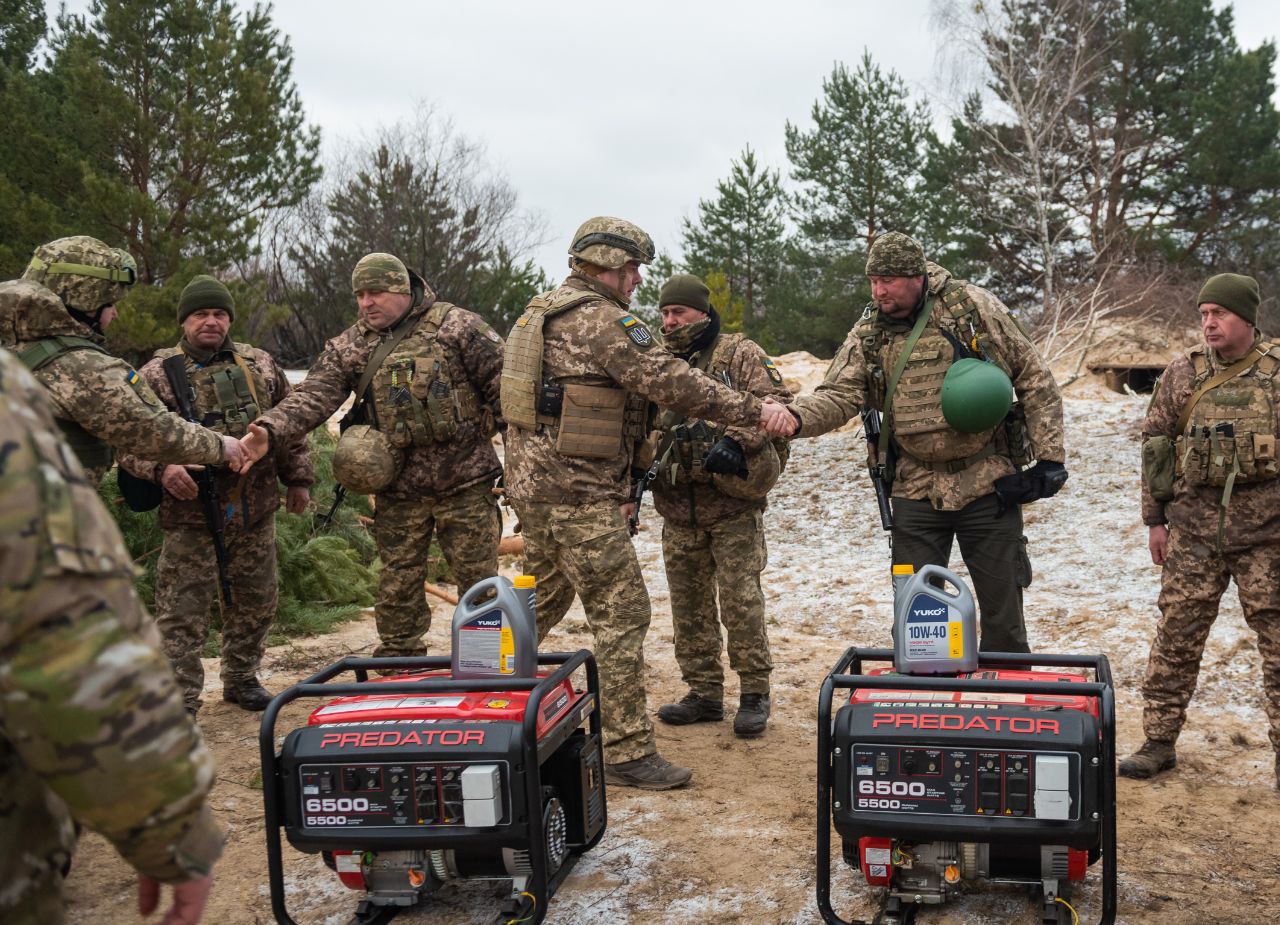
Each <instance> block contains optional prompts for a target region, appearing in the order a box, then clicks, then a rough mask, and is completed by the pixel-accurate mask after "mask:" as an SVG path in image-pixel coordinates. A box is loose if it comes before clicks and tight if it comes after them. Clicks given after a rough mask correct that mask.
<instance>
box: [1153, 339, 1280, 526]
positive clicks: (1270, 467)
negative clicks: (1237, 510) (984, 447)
mask: <svg viewBox="0 0 1280 925" xmlns="http://www.w3.org/2000/svg"><path fill="white" fill-rule="evenodd" d="M1259 348H1260V349H1261V350H1263V351H1264V352H1263V355H1262V356H1261V358H1259V360H1258V361H1257V362H1256V363H1254V364H1253V365H1252V366H1251V367H1250V368H1249V369H1247V370H1246V371H1244V372H1243V373H1241V374H1240V375H1238V376H1235V377H1234V378H1232V379H1228V380H1227V381H1226V382H1223V383H1221V384H1220V385H1218V386H1216V387H1214V388H1212V389H1210V390H1209V391H1207V392H1205V393H1204V394H1203V395H1202V396H1200V400H1199V401H1198V402H1196V404H1195V407H1194V408H1193V409H1192V412H1191V420H1190V426H1189V427H1188V428H1187V429H1186V431H1185V432H1184V433H1181V434H1179V435H1178V438H1177V444H1176V450H1175V456H1174V465H1175V474H1176V475H1177V476H1180V477H1181V478H1182V479H1183V480H1185V482H1186V484H1187V485H1189V486H1192V487H1195V486H1200V485H1213V486H1224V487H1225V486H1229V485H1235V484H1243V483H1248V482H1265V481H1267V480H1269V479H1274V478H1275V477H1276V476H1277V475H1280V463H1278V462H1277V459H1276V408H1275V375H1276V372H1277V370H1278V369H1280V344H1274V343H1265V342H1264V343H1262V344H1260V345H1259ZM1191 364H1192V367H1193V369H1194V370H1195V379H1194V380H1193V381H1192V390H1193V391H1195V390H1196V389H1198V388H1199V387H1200V385H1201V384H1203V383H1204V382H1205V381H1207V380H1208V379H1209V377H1210V376H1212V375H1213V370H1212V369H1211V367H1210V365H1209V358H1208V356H1207V355H1206V354H1205V353H1204V352H1203V351H1197V352H1195V353H1193V354H1192V355H1191ZM1229 500H1230V499H1229V497H1227V498H1225V499H1224V502H1223V507H1225V506H1226V503H1227V502H1228V501H1229Z"/></svg>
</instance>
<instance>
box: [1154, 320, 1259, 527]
mask: <svg viewBox="0 0 1280 925" xmlns="http://www.w3.org/2000/svg"><path fill="white" fill-rule="evenodd" d="M1264 346H1265V345H1264ZM1270 356H1271V357H1273V358H1276V359H1277V360H1280V347H1278V346H1275V345H1272V346H1271V347H1270ZM1197 358H1199V360H1200V362H1201V363H1202V365H1203V366H1204V367H1205V375H1204V376H1203V377H1198V376H1197V375H1196V371H1195V366H1194V363H1195V361H1196V359H1197ZM1230 365H1231V364H1230V363H1225V362H1224V361H1223V360H1222V358H1221V357H1219V356H1218V354H1217V352H1216V351H1214V350H1210V349H1209V348H1208V347H1207V346H1205V345H1203V344H1201V345H1199V346H1196V347H1193V348H1191V349H1190V350H1188V351H1187V352H1186V353H1183V354H1182V355H1181V356H1179V357H1177V358H1176V359H1174V360H1173V362H1171V363H1170V364H1169V365H1168V367H1166V368H1165V371H1164V374H1163V375H1162V376H1161V377H1160V379H1159V381H1158V382H1157V383H1156V388H1155V392H1154V393H1153V394H1152V396H1151V404H1150V406H1149V407H1148V408H1147V418H1146V421H1145V422H1144V424H1143V426H1142V438H1143V440H1146V439H1148V438H1150V437H1156V436H1161V435H1163V436H1166V437H1169V438H1171V439H1172V438H1176V437H1177V436H1178V435H1177V434H1176V433H1175V432H1174V431H1175V430H1176V429H1177V426H1178V418H1179V417H1180V416H1181V414H1182V410H1183V408H1184V407H1185V406H1186V403H1187V399H1188V398H1190V396H1191V393H1192V392H1193V391H1195V389H1196V387H1197V385H1198V384H1199V381H1200V380H1201V379H1202V378H1208V377H1209V376H1212V375H1214V374H1216V373H1218V372H1220V371H1221V370H1222V369H1224V368H1226V367H1227V366H1230ZM1245 376H1246V377H1251V378H1255V379H1261V380H1262V382H1261V383H1260V384H1261V385H1262V386H1263V387H1264V389H1266V390H1269V391H1270V406H1271V410H1272V413H1273V414H1274V415H1275V420H1274V422H1273V431H1272V433H1273V434H1280V372H1272V373H1271V374H1270V375H1266V374H1264V373H1263V372H1262V371H1261V370H1259V364H1257V363H1255V364H1254V365H1253V367H1252V368H1251V369H1249V370H1247V371H1246V372H1245ZM1207 399H1208V396H1206V398H1205V399H1201V401H1200V403H1199V404H1198V405H1197V406H1196V409H1197V414H1196V415H1195V416H1194V417H1193V422H1195V421H1196V419H1197V418H1199V417H1200V414H1201V413H1203V412H1205V411H1206V410H1208V407H1209V405H1210V402H1209V401H1208V400H1207ZM1210 423H1211V422H1210ZM1173 489H1174V494H1173V500H1171V501H1168V502H1160V501H1156V500H1155V499H1154V498H1152V497H1151V492H1150V491H1149V490H1148V488H1147V484H1146V480H1145V479H1144V480H1143V482H1142V489H1141V490H1142V522H1143V523H1145V524H1147V525H1148V526H1154V525H1157V524H1163V523H1167V524H1169V525H1170V526H1171V527H1175V528H1177V529H1179V530H1181V531H1183V532H1184V533H1190V534H1191V535H1193V536H1195V537H1197V538H1199V539H1201V540H1203V541H1204V542H1205V543H1206V544H1207V545H1209V546H1213V545H1214V543H1215V542H1216V540H1217V532H1218V512H1219V505H1220V504H1221V502H1222V495H1223V488H1222V486H1218V485H1196V486H1190V485H1188V484H1187V482H1186V479H1185V478H1182V477H1179V478H1177V479H1176V480H1175V481H1174V483H1173ZM1277 542H1280V478H1272V479H1269V480H1266V481H1254V482H1245V481H1236V482H1235V484H1234V485H1233V487H1232V490H1231V498H1230V501H1229V503H1228V505H1227V512H1226V516H1225V517H1224V519H1223V523H1222V547H1223V549H1228V548H1232V547H1234V548H1241V547H1246V546H1253V545H1258V544H1264V543H1277Z"/></svg>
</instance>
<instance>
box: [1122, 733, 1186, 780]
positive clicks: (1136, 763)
mask: <svg viewBox="0 0 1280 925" xmlns="http://www.w3.org/2000/svg"><path fill="white" fill-rule="evenodd" d="M1177 765H1178V756H1177V755H1176V754H1175V753H1174V751H1173V745H1172V744H1171V743H1169V742H1157V741H1155V740H1154V739H1147V740H1146V741H1145V742H1143V743H1142V747H1141V748H1139V749H1138V750H1137V751H1136V752H1134V753H1133V754H1132V755H1130V756H1129V757H1128V758H1126V759H1124V761H1121V762H1120V767H1119V769H1118V770H1119V771H1120V776H1121V777H1133V778H1136V779H1137V780H1146V779H1147V778H1148V777H1152V776H1153V775H1156V774H1159V773H1160V772H1161V771H1167V770H1169V769H1170V768H1174V767H1177Z"/></svg>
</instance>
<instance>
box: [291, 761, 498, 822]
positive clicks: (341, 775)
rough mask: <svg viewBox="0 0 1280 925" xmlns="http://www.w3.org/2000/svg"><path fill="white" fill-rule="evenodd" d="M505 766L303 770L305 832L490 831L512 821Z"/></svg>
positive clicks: (322, 766) (360, 766)
mask: <svg viewBox="0 0 1280 925" xmlns="http://www.w3.org/2000/svg"><path fill="white" fill-rule="evenodd" d="M506 773H507V769H506V762H476V763H457V762H450V763H431V764H419V763H413V764H410V763H375V764H302V765H300V766H299V767H298V768H297V774H298V798H299V800H300V801H301V805H300V806H299V810H300V814H299V815H300V819H301V822H302V826H303V828H311V829H316V828H326V829H327V828H335V827H337V828H359V829H364V828H371V827H383V826H469V827H479V828H483V827H489V826H495V825H500V824H502V823H503V822H505V821H507V816H508V814H509V810H510V807H509V806H508V805H507V801H506V799H505V797H504V793H505V789H504V783H503V782H504V778H505V776H506Z"/></svg>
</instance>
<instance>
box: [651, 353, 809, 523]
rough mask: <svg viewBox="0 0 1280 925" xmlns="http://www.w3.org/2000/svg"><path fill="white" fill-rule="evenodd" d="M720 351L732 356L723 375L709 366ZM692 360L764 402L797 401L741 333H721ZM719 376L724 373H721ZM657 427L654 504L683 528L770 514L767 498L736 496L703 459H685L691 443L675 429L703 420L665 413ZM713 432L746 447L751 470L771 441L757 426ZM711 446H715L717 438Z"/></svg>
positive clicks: (714, 428)
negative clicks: (708, 472)
mask: <svg viewBox="0 0 1280 925" xmlns="http://www.w3.org/2000/svg"><path fill="white" fill-rule="evenodd" d="M717 348H718V349H719V350H720V351H721V352H722V353H724V354H727V355H728V359H727V363H728V365H727V368H726V369H724V370H723V373H721V371H720V370H718V369H715V368H714V367H712V366H709V364H710V363H712V362H713V358H714V356H715V353H716V351H717ZM688 359H689V363H690V364H692V365H694V366H696V367H698V368H699V369H704V370H706V371H708V372H709V374H710V375H711V376H712V378H721V375H722V376H723V377H724V379H725V380H726V383H725V384H726V385H729V386H730V387H731V388H734V389H737V390H738V391H739V392H750V393H751V394H752V395H755V396H757V397H758V398H765V397H766V396H770V395H772V396H773V397H774V398H776V399H778V400H779V401H782V402H790V401H791V393H790V392H789V391H788V390H787V389H786V387H785V386H783V385H782V374H781V373H779V372H778V371H777V368H776V367H774V366H773V361H772V360H770V359H769V356H768V354H766V353H765V352H764V351H763V350H761V349H760V346H759V345H758V344H756V343H755V341H752V340H748V339H747V338H746V337H743V336H742V335H741V334H720V335H719V336H717V337H716V339H715V340H714V341H712V342H711V343H710V344H708V345H707V346H706V347H705V348H704V349H703V350H701V351H700V352H699V353H695V354H693V355H692V356H690V357H689V358H688ZM718 373H721V375H717V374H718ZM657 423H658V424H659V425H661V430H662V438H661V442H660V443H659V445H658V446H659V449H660V450H661V451H662V456H663V457H664V458H663V459H659V463H660V465H659V470H658V475H657V478H656V479H655V480H654V482H653V505H654V507H655V508H656V509H657V511H658V513H659V514H660V515H662V516H663V517H664V518H667V519H670V520H672V521H674V522H675V523H678V524H681V525H682V526H686V527H706V526H710V525H711V524H713V523H715V522H716V521H718V520H721V519H723V518H725V517H728V516H730V515H732V514H737V513H740V512H742V511H747V510H759V511H762V510H764V508H765V506H766V503H767V501H766V499H765V498H761V499H760V500H758V501H746V500H743V499H741V498H731V497H730V496H729V495H726V494H725V493H724V492H722V491H720V490H719V489H717V488H716V487H715V485H714V484H713V483H712V482H711V480H710V478H709V477H708V476H705V475H703V474H702V473H701V468H700V465H699V463H700V460H686V459H682V458H681V457H682V450H683V449H685V447H687V445H688V444H687V442H685V441H680V440H678V439H673V438H674V437H675V435H674V434H673V433H672V431H673V430H674V429H675V428H676V427H677V426H679V425H682V424H683V425H684V426H685V427H686V428H687V427H690V426H696V425H697V424H698V423H700V422H699V421H698V420H697V419H686V418H684V417H682V416H680V415H678V414H675V413H673V412H659V413H658V415H657ZM702 423H705V422H702ZM707 428H708V430H710V431H711V433H712V436H713V437H714V438H716V439H718V438H719V436H720V433H721V432H723V433H724V435H725V436H728V437H732V438H733V439H734V440H737V441H738V443H740V444H742V449H743V451H744V452H745V453H746V454H747V468H748V469H750V467H751V459H752V456H753V455H754V454H756V453H758V452H759V451H760V450H761V449H763V448H764V445H765V444H766V443H767V442H768V440H769V437H768V435H767V434H766V433H765V432H764V431H763V430H760V429H759V428H755V427H751V428H743V427H730V428H723V427H717V426H716V425H714V424H709V425H707ZM711 442H713V443H714V439H713V440H712V441H711ZM682 443H683V444H684V446H682ZM690 463H692V465H693V466H694V467H697V469H698V474H697V475H694V474H693V473H692V472H691V471H690Z"/></svg>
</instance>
